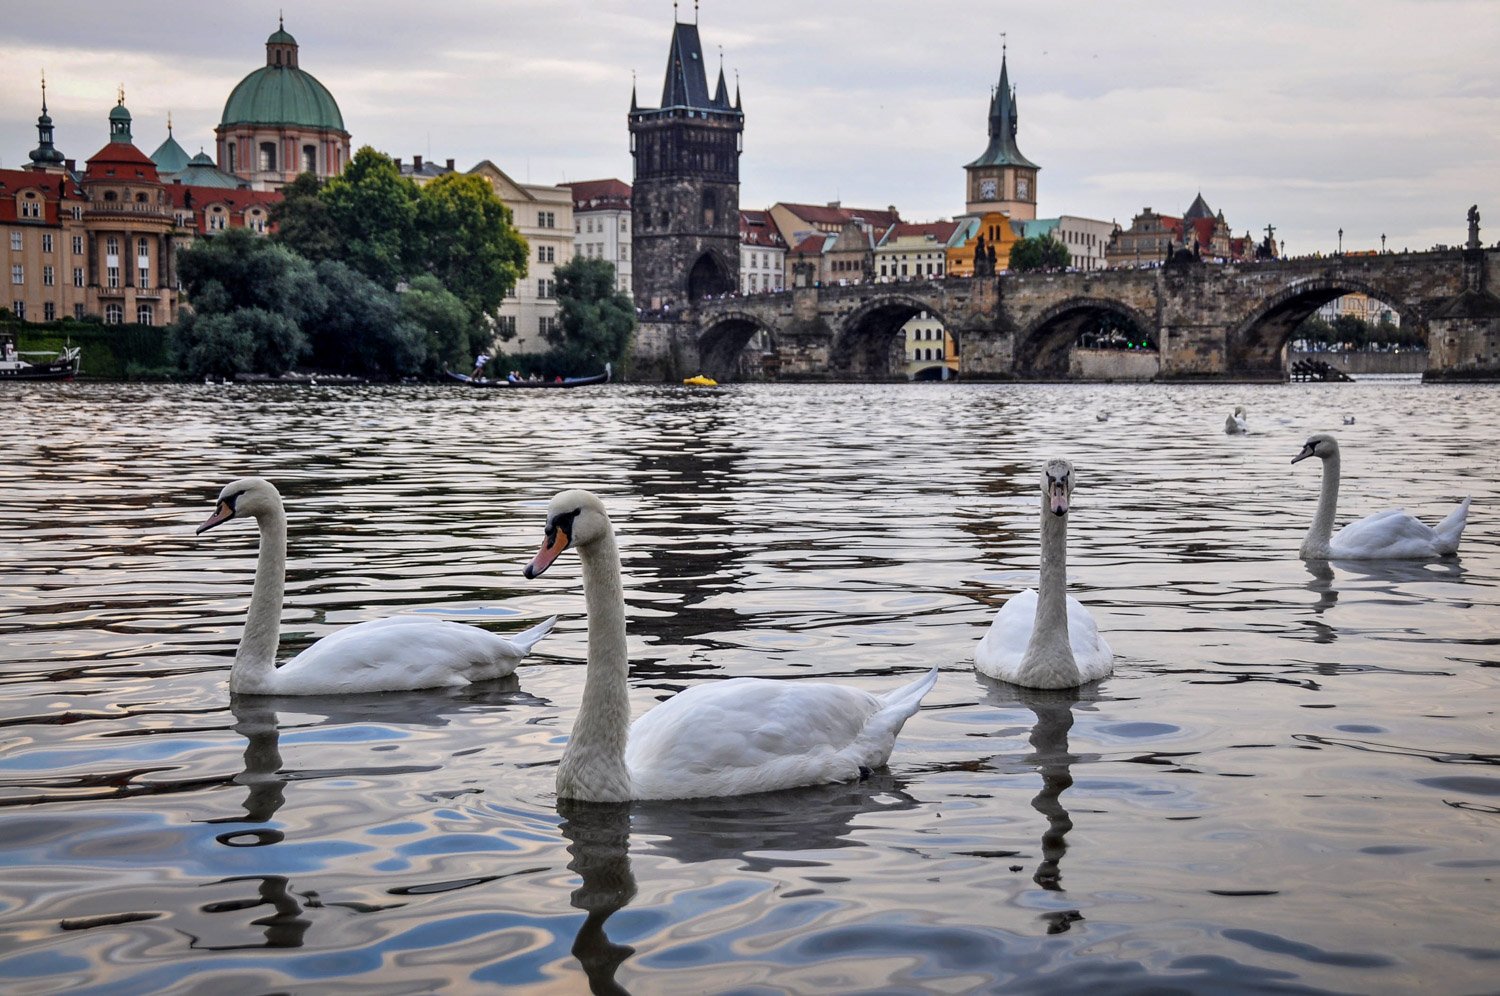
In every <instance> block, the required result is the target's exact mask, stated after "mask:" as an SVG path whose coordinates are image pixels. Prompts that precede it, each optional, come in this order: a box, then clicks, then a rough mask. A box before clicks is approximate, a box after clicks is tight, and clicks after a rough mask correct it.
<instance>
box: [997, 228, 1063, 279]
mask: <svg viewBox="0 0 1500 996" xmlns="http://www.w3.org/2000/svg"><path fill="white" fill-rule="evenodd" d="M1072 262H1073V254H1072V253H1070V252H1069V251H1068V247H1067V246H1065V245H1063V244H1062V243H1061V242H1059V241H1057V240H1056V239H1054V238H1053V237H1052V236H1050V235H1035V236H1032V237H1030V238H1024V239H1017V240H1016V241H1015V243H1014V244H1012V245H1011V247H1010V262H1009V264H1007V265H1008V267H1009V269H1010V270H1011V272H1013V273H1026V272H1028V271H1033V270H1061V269H1066V268H1067V267H1068V266H1069V265H1070V264H1071V263H1072Z"/></svg>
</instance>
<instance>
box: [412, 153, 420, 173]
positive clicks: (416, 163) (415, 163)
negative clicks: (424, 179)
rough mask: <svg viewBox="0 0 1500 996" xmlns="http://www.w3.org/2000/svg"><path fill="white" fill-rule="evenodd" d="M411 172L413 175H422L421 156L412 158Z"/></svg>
mask: <svg viewBox="0 0 1500 996" xmlns="http://www.w3.org/2000/svg"><path fill="white" fill-rule="evenodd" d="M411 171H412V172H413V173H420V172H422V157H421V156H412V157H411Z"/></svg>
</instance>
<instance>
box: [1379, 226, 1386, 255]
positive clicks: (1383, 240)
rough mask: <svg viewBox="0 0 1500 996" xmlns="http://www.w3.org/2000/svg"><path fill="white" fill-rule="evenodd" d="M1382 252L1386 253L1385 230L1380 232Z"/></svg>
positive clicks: (1382, 253)
mask: <svg viewBox="0 0 1500 996" xmlns="http://www.w3.org/2000/svg"><path fill="white" fill-rule="evenodd" d="M1380 254H1381V255H1382V256H1384V255H1385V233H1384V232H1381V233H1380Z"/></svg>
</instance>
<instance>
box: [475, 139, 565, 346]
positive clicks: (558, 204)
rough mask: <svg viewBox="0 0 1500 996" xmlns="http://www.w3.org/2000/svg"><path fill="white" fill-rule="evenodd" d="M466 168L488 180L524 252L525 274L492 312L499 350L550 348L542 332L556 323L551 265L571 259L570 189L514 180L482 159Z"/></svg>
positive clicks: (544, 332)
mask: <svg viewBox="0 0 1500 996" xmlns="http://www.w3.org/2000/svg"><path fill="white" fill-rule="evenodd" d="M469 172H470V173H477V174H478V175H480V176H482V177H484V178H485V179H486V180H488V181H489V183H490V186H491V187H493V188H494V189H495V196H496V197H498V198H499V199H500V203H502V204H504V205H505V206H506V207H507V208H509V209H510V213H511V224H513V225H514V226H515V228H516V231H518V232H520V233H521V236H522V237H523V238H524V239H525V240H526V244H527V246H528V249H529V253H530V256H529V259H528V262H527V270H526V275H525V276H524V277H522V278H521V279H520V280H518V281H516V285H515V287H513V288H511V293H510V296H509V297H507V298H506V299H505V300H504V301H502V302H501V303H500V313H499V314H498V315H497V316H496V322H497V325H498V331H499V333H500V336H501V338H502V340H504V346H503V348H504V349H505V351H506V352H509V353H540V352H543V351H545V350H547V349H550V348H551V343H549V342H548V341H547V338H546V336H547V333H548V332H550V331H552V330H554V329H556V328H557V323H558V307H557V275H556V271H557V267H559V266H561V265H562V264H563V263H566V262H567V261H568V260H570V259H572V258H573V192H572V191H571V190H569V189H568V188H567V187H553V186H547V185H545V184H540V183H517V182H516V181H515V180H513V179H511V178H510V176H508V175H507V174H506V173H505V171H504V170H502V169H500V167H498V166H496V165H495V164H494V163H492V162H490V161H489V160H488V159H486V160H484V161H483V162H481V163H480V164H479V165H477V166H475V167H474V168H473V169H471V170H469Z"/></svg>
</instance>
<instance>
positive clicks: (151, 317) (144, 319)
mask: <svg viewBox="0 0 1500 996" xmlns="http://www.w3.org/2000/svg"><path fill="white" fill-rule="evenodd" d="M135 321H136V324H137V325H155V324H156V309H155V308H153V307H151V305H149V304H138V305H136V306H135Z"/></svg>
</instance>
